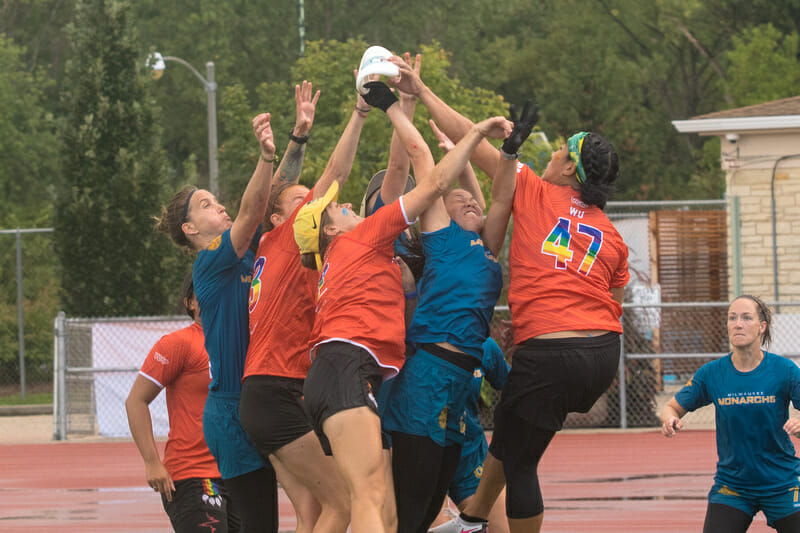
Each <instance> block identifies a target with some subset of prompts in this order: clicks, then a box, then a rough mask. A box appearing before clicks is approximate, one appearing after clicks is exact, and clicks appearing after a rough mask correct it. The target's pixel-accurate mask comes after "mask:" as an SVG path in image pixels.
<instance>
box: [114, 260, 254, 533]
mask: <svg viewBox="0 0 800 533" xmlns="http://www.w3.org/2000/svg"><path fill="white" fill-rule="evenodd" d="M183 304H184V306H185V308H186V313H187V314H188V315H189V317H191V318H192V320H194V323H193V324H192V325H191V326H189V327H186V328H183V329H180V330H178V331H175V332H173V333H170V334H169V335H165V336H164V337H162V338H161V339H160V340H159V341H158V342H157V343H156V345H155V346H153V349H152V350H150V353H149V354H148V355H147V358H146V359H145V361H144V364H142V369H141V370H140V371H139V375H138V376H136V381H134V383H133V387H131V392H130V394H128V399H127V400H126V401H125V409H126V411H127V412H128V424H129V425H130V428H131V435H133V440H134V442H136V446H137V447H138V448H139V453H140V454H141V455H142V459H144V466H145V478H146V479H147V484H148V485H150V487H151V488H152V489H153V490H154V491H156V492H159V493H161V502H162V504H163V505H164V510H165V511H166V512H167V516H169V520H170V522H171V523H172V527H173V528H174V529H175V531H177V532H178V533H192V532H196V531H208V529H206V528H204V527H203V525H202V524H207V525H208V524H211V525H212V526H213V528H214V530H215V531H218V532H220V533H225V532H228V531H238V529H239V520H238V518H237V517H236V516H235V514H234V513H233V512H232V510H233V509H232V505H231V501H230V498H229V497H228V493H227V491H226V490H225V487H224V484H223V482H222V480H221V479H220V475H219V470H218V469H217V463H216V462H215V461H214V457H213V456H212V455H211V452H210V451H209V450H208V446H206V441H205V439H204V438H203V406H204V405H205V403H206V396H208V384H209V383H210V382H211V378H210V377H209V375H208V355H207V354H206V349H205V347H204V345H203V343H204V337H203V328H202V326H200V313H199V310H198V305H197V298H195V296H194V287H193V285H192V276H191V274H190V275H189V276H187V277H186V281H184V284H183ZM161 389H166V390H167V393H166V394H167V413H168V414H169V437H168V439H167V445H166V448H165V449H164V460H163V462H162V460H161V458H160V457H159V455H158V449H157V448H156V443H155V440H154V439H153V423H152V420H151V418H150V409H149V408H148V405H150V403H151V402H152V401H153V400H155V398H156V396H158V394H159V393H160V392H161Z"/></svg>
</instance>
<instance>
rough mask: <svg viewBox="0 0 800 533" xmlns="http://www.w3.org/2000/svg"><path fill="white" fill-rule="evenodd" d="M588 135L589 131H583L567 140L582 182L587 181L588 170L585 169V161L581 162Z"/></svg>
mask: <svg viewBox="0 0 800 533" xmlns="http://www.w3.org/2000/svg"><path fill="white" fill-rule="evenodd" d="M587 135H589V132H588V131H581V132H578V133H576V134H575V135H573V136H572V137H570V138H569V140H568V141H567V148H568V149H569V157H570V159H572V161H573V162H574V163H575V169H576V174H577V176H578V181H579V182H581V183H583V182H585V181H586V171H585V170H584V169H583V163H582V162H581V149H583V139H584V138H585V137H586V136H587Z"/></svg>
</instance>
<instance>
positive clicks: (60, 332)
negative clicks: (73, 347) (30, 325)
mask: <svg viewBox="0 0 800 533" xmlns="http://www.w3.org/2000/svg"><path fill="white" fill-rule="evenodd" d="M53 336H54V342H53V367H54V368H53V440H67V398H66V392H67V391H66V384H67V378H66V363H67V361H66V353H67V350H66V346H65V341H66V337H67V335H66V315H65V314H64V311H59V312H58V315H56V320H55V332H54V335H53Z"/></svg>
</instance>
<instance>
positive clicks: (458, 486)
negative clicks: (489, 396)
mask: <svg viewBox="0 0 800 533" xmlns="http://www.w3.org/2000/svg"><path fill="white" fill-rule="evenodd" d="M467 416H468V417H469V418H470V420H468V421H467V437H466V441H465V442H464V447H463V448H462V450H461V460H460V461H459V462H458V469H457V470H456V473H455V475H454V476H453V481H451V482H450V486H449V487H448V488H447V495H448V496H450V499H451V500H453V501H454V502H455V503H456V504H459V503H461V502H463V501H464V500H466V499H467V498H469V497H470V496H472V495H473V494H475V491H476V490H478V483H479V482H480V480H481V476H482V475H483V461H485V460H486V454H487V452H488V451H489V443H488V442H486V435H485V434H484V433H483V427H482V426H481V424H480V421H479V420H478V419H477V418H476V419H472V415H470V414H469V413H468V414H467ZM472 424H475V426H477V429H473V430H472V431H471V430H470V429H471V428H470V426H471V425H472Z"/></svg>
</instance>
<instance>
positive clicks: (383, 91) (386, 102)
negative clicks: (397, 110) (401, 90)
mask: <svg viewBox="0 0 800 533" xmlns="http://www.w3.org/2000/svg"><path fill="white" fill-rule="evenodd" d="M364 87H365V88H367V89H369V92H368V93H367V94H365V95H363V98H364V101H365V102H367V103H368V104H369V105H371V106H372V107H377V108H378V109H380V110H381V111H383V112H384V113H385V112H386V110H387V109H389V107H390V106H391V105H392V104H393V103H395V102H396V101H397V97H396V96H395V95H394V93H393V92H392V90H391V89H389V86H388V85H386V84H385V83H383V82H382V81H371V82H369V83H365V84H364Z"/></svg>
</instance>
